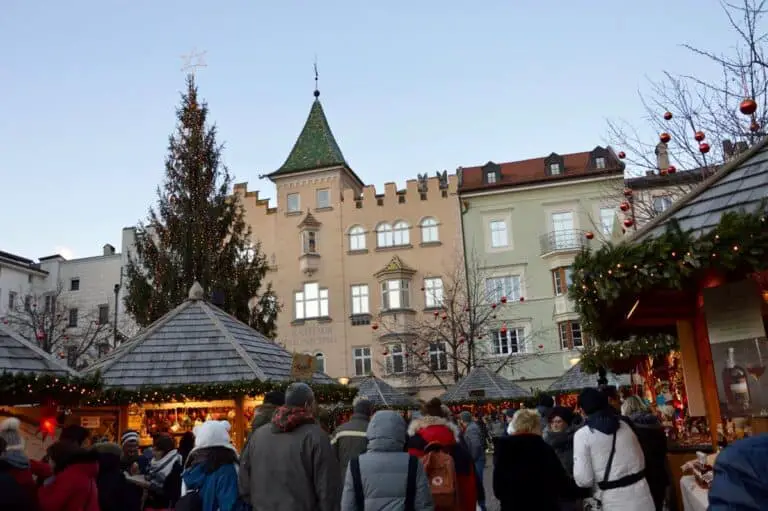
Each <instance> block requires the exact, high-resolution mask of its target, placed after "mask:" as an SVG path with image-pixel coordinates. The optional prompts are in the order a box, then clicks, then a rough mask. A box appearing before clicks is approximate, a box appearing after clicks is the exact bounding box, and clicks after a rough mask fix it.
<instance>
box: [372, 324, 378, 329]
mask: <svg viewBox="0 0 768 511" xmlns="http://www.w3.org/2000/svg"><path fill="white" fill-rule="evenodd" d="M371 328H373V329H374V330H378V329H379V325H378V324H376V323H374V324H372V325H371Z"/></svg>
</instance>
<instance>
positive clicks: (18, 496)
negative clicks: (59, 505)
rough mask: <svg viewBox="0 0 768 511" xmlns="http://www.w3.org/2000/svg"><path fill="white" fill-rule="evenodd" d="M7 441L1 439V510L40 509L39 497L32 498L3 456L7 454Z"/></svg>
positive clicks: (24, 510)
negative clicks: (12, 473)
mask: <svg viewBox="0 0 768 511" xmlns="http://www.w3.org/2000/svg"><path fill="white" fill-rule="evenodd" d="M5 446H6V443H5V440H4V439H3V438H0V509H2V510H3V511H29V510H36V509H38V506H37V498H36V497H37V495H35V496H34V497H32V496H31V495H29V492H27V491H25V489H24V488H23V487H22V486H21V485H20V484H19V483H18V481H16V479H14V477H13V475H11V470H13V467H12V466H11V465H10V464H9V463H8V462H7V461H5V460H3V459H2V455H3V454H4V453H5Z"/></svg>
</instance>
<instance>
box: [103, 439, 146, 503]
mask: <svg viewBox="0 0 768 511" xmlns="http://www.w3.org/2000/svg"><path fill="white" fill-rule="evenodd" d="M115 447H116V448H117V452H107V450H106V449H105V448H97V447H94V449H93V450H94V451H95V452H96V455H97V456H98V459H99V475H98V476H96V487H97V488H98V490H99V507H100V508H101V509H114V510H115V511H136V509H138V507H137V506H138V505H139V502H140V500H139V501H137V500H136V498H135V494H136V491H135V488H136V487H135V486H133V485H132V484H131V483H129V482H128V481H126V479H125V474H124V473H123V471H122V470H121V469H120V447H119V446H117V445H115Z"/></svg>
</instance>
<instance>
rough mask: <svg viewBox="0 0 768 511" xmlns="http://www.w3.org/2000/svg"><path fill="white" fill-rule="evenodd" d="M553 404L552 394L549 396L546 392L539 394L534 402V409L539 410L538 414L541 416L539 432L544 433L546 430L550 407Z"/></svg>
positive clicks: (552, 406)
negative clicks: (535, 402)
mask: <svg viewBox="0 0 768 511" xmlns="http://www.w3.org/2000/svg"><path fill="white" fill-rule="evenodd" d="M554 406H555V400H554V399H552V396H549V395H547V394H541V395H540V396H539V400H538V402H537V404H536V411H537V412H539V415H540V416H541V432H542V433H544V432H545V431H547V426H548V425H549V412H551V411H552V408H554Z"/></svg>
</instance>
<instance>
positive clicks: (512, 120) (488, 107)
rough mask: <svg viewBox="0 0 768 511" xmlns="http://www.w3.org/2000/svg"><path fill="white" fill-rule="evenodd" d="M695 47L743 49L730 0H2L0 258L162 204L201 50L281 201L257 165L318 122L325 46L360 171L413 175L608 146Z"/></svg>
mask: <svg viewBox="0 0 768 511" xmlns="http://www.w3.org/2000/svg"><path fill="white" fill-rule="evenodd" d="M216 4H219V5H216ZM214 6H215V7H214ZM682 43H690V44H693V45H696V46H700V47H703V48H711V49H714V50H716V51H727V50H728V48H729V47H732V46H733V45H734V44H735V43H736V41H735V37H734V34H733V32H732V31H731V30H729V27H728V25H727V20H726V18H725V16H724V15H723V12H722V9H721V7H720V4H719V2H718V1H716V0H704V1H701V0H698V1H693V0H676V1H675V2H662V1H660V0H645V1H643V2H617V1H615V0H613V1H608V0H571V1H568V2H566V1H564V0H558V1H556V0H549V1H540V2H532V1H527V2H516V1H510V0H487V1H484V2H463V1H458V0H441V1H437V0H420V1H418V2H413V1H411V2H405V1H402V0H395V1H391V2H367V1H366V2H360V1H353V0H346V1H341V0H324V1H323V2H310V1H306V0H305V1H298V0H285V1H282V2H254V1H252V0H232V1H226V2H204V1H203V0H185V1H183V2H182V1H177V0H163V1H162V2H159V1H157V0H132V1H127V0H122V1H118V0H110V1H104V0H71V1H69V2H61V1H57V0H37V1H29V0H3V1H2V6H0V205H2V207H3V210H4V212H5V221H4V222H3V224H2V227H0V250H3V251H6V252H11V253H15V254H18V255H21V256H25V257H29V258H31V259H37V258H38V257H43V256H47V255H51V254H53V253H60V254H62V255H64V256H65V257H68V258H71V257H88V256H93V255H99V254H100V253H101V247H102V245H104V244H105V243H110V244H112V245H114V246H115V247H117V248H118V250H119V249H120V236H121V230H122V228H123V227H127V226H132V225H135V224H136V223H137V222H138V221H140V220H143V219H144V218H146V214H147V210H148V208H149V206H150V205H151V204H152V203H153V202H154V200H155V199H156V197H155V189H156V187H157V186H158V185H159V184H160V183H161V182H162V180H163V177H164V169H163V162H164V158H165V155H166V148H167V144H168V136H169V135H170V134H171V133H172V132H173V130H174V126H175V117H174V110H175V108H176V107H177V106H178V104H179V94H180V92H181V90H182V89H183V87H184V73H183V72H182V70H181V67H182V59H181V56H182V55H184V54H188V53H190V52H191V51H192V50H195V49H196V50H198V51H205V52H206V55H205V62H206V64H207V67H205V68H202V69H200V70H199V71H198V72H197V81H198V85H199V92H200V95H201V96H202V97H203V98H204V99H205V100H206V101H207V102H208V105H209V108H210V114H209V115H210V119H211V120H212V121H213V122H215V123H216V125H217V128H218V130H219V140H220V142H223V143H224V144H225V149H224V154H223V158H224V161H225V163H226V165H227V166H228V168H229V170H230V172H231V173H232V174H233V175H234V176H235V182H243V181H247V182H248V188H249V189H250V190H253V189H259V190H261V192H262V196H269V197H274V188H273V186H272V185H271V183H269V181H268V180H263V179H262V180H260V179H259V177H258V176H259V175H260V174H264V173H268V172H271V171H273V170H275V169H277V168H278V167H279V166H280V165H281V164H282V163H283V161H284V160H285V158H286V157H287V155H288V152H289V151H290V149H291V147H292V145H293V143H294V142H295V139H296V137H297V135H298V133H299V131H300V130H301V128H302V126H303V123H304V121H305V119H306V116H307V114H308V112H309V108H310V106H311V102H312V99H313V98H312V91H313V89H314V75H313V70H312V69H313V63H314V62H315V58H317V63H318V70H319V77H320V80H319V88H320V91H321V97H320V99H321V101H322V102H323V106H324V109H325V112H326V115H327V116H328V120H329V122H330V125H331V128H332V129H333V132H334V134H335V136H336V139H337V140H338V142H339V144H340V146H341V149H342V151H343V153H344V155H345V157H346V159H347V161H348V162H349V164H350V165H351V167H352V168H353V169H354V170H355V171H356V172H357V174H358V175H360V176H361V178H362V179H363V180H364V181H365V182H366V183H369V184H374V185H376V186H377V187H383V183H384V182H385V181H393V180H394V181H395V182H397V183H398V185H399V186H400V187H402V186H404V183H405V181H406V180H407V179H414V178H415V177H416V175H417V174H418V173H424V172H428V173H430V174H431V175H433V174H434V172H436V171H441V170H448V171H449V172H453V171H454V170H455V169H456V167H458V166H471V165H478V164H483V163H485V162H487V161H489V160H492V161H496V162H504V161H514V160H521V159H526V158H533V157H542V156H546V155H548V154H549V153H551V152H553V151H554V152H558V153H568V152H579V151H588V150H591V149H592V148H594V147H595V146H596V145H604V144H606V143H607V137H608V130H607V127H606V120H607V119H624V120H626V121H628V122H630V123H631V124H633V125H635V126H636V127H637V128H638V129H640V130H641V131H642V130H643V129H645V128H646V126H645V125H646V123H645V121H644V115H645V114H644V112H643V109H642V105H641V103H640V100H639V97H638V91H646V92H647V91H648V90H649V86H648V80H649V79H656V78H659V77H660V76H661V73H662V71H664V70H668V71H672V72H675V73H681V74H695V75H697V76H700V77H702V78H705V79H706V78H707V77H714V76H716V75H717V69H716V68H715V67H714V66H713V65H712V64H711V63H709V62H707V61H706V60H703V59H702V58H701V57H697V56H694V55H692V54H691V53H690V52H688V51H687V50H685V49H684V48H682V47H681V44H682ZM648 136H649V138H653V137H654V136H655V134H654V133H653V132H650V131H649V132H648ZM616 150H617V151H618V150H620V148H616ZM273 200H274V199H273Z"/></svg>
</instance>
